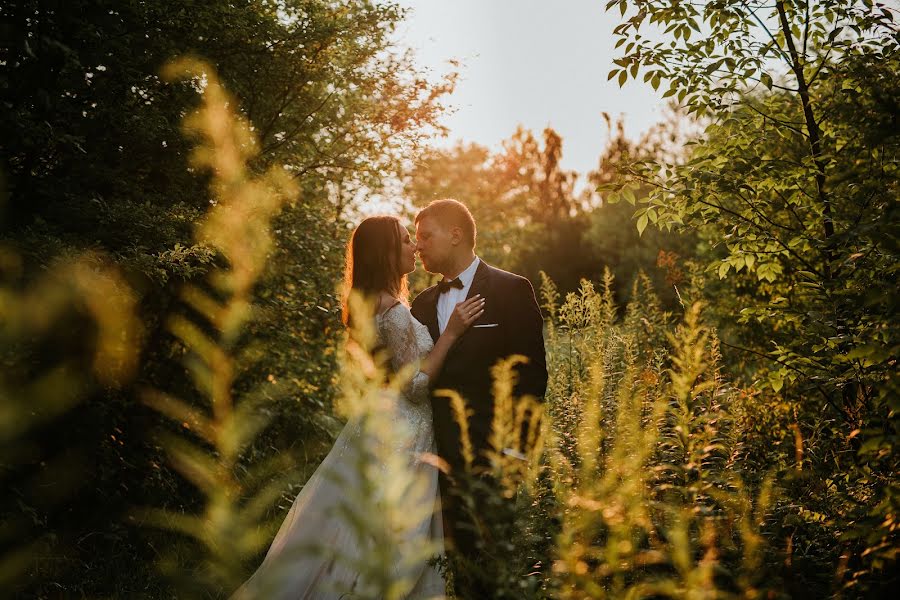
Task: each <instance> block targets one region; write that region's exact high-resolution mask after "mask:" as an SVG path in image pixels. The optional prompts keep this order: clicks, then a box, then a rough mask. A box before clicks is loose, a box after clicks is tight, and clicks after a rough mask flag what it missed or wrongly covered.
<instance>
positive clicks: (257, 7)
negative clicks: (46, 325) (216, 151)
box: [0, 0, 453, 597]
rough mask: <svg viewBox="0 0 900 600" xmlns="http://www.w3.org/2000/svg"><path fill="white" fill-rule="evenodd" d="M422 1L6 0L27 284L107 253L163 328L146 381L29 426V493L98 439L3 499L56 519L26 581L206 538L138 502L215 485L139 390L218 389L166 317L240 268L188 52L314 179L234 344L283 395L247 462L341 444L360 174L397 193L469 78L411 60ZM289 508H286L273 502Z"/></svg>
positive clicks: (7, 236)
mask: <svg viewBox="0 0 900 600" xmlns="http://www.w3.org/2000/svg"><path fill="white" fill-rule="evenodd" d="M402 18H403V13H402V11H401V10H400V9H398V8H397V7H396V6H393V5H390V4H383V3H377V4H376V3H373V2H368V1H364V0H360V1H354V2H331V1H325V2H323V1H319V0H308V1H307V0H291V1H289V2H262V1H261V2H238V3H234V2H218V1H217V2H206V3H199V4H198V3H188V4H185V3H183V2H169V1H163V2H152V3H147V2H131V1H125V2H99V3H98V2H81V1H75V2H68V3H63V4H60V5H57V6H53V7H52V10H51V9H50V7H48V6H46V3H43V2H37V1H32V0H23V1H21V2H19V1H15V2H5V3H3V5H2V6H0V20H2V21H3V26H2V28H0V29H2V36H3V39H4V42H8V43H4V44H3V60H2V61H0V100H2V105H3V111H0V171H2V173H3V177H4V189H5V190H7V191H8V193H9V202H8V203H5V204H4V206H3V214H2V224H3V225H4V229H3V231H2V232H0V238H2V240H3V243H4V245H5V246H8V247H10V248H11V249H12V251H13V254H14V255H15V256H17V257H19V258H20V259H21V263H22V264H21V268H20V271H21V275H20V276H16V281H17V283H16V286H19V288H22V289H24V288H26V287H27V286H28V285H30V284H31V283H34V282H35V280H37V279H39V274H41V273H43V272H44V271H46V270H48V269H49V268H50V265H53V264H54V263H55V262H56V261H57V260H58V259H60V258H63V259H71V260H75V257H76V256H80V255H81V254H82V252H84V251H85V250H89V251H91V252H94V253H95V254H103V255H105V256H107V257H108V260H110V261H112V262H113V263H114V265H115V266H117V267H118V268H119V269H120V272H121V277H122V279H123V280H124V281H125V284H127V285H128V286H130V287H131V288H132V289H133V290H134V292H135V293H136V296H137V308H138V315H137V319H138V321H140V322H141V323H143V325H144V331H145V335H144V337H143V340H142V344H141V346H140V347H139V348H138V347H135V348H134V349H133V350H134V351H135V352H137V351H138V350H139V351H140V357H139V358H140V361H139V364H140V367H139V369H138V372H137V374H136V380H137V381H136V382H135V383H133V384H131V385H129V386H126V387H125V388H124V389H116V388H112V387H104V386H100V387H93V386H92V387H90V390H89V392H86V393H85V394H82V396H81V397H82V398H83V400H82V402H81V404H80V405H79V407H78V409H77V410H74V411H69V412H67V413H65V415H64V416H63V417H61V418H60V419H58V420H55V421H54V422H53V425H52V426H50V427H46V428H41V429H39V430H37V432H36V433H35V434H34V435H33V436H31V437H29V438H28V439H29V440H30V441H29V443H32V444H35V447H36V448H37V449H38V450H39V451H37V452H36V453H31V454H29V455H28V456H30V457H31V458H29V459H28V460H26V461H25V462H24V463H23V464H22V466H21V469H20V470H19V471H18V472H19V473H20V474H21V476H17V477H16V478H13V479H12V480H10V489H11V490H12V492H11V495H10V500H9V502H10V503H13V504H16V503H18V502H19V500H20V499H22V498H26V497H28V496H29V492H27V491H26V490H25V487H24V486H25V483H26V482H27V480H28V477H31V476H38V475H40V474H41V473H43V477H45V479H47V480H49V481H53V480H55V479H59V477H58V473H59V471H57V470H53V469H51V468H50V467H51V466H52V465H51V464H50V463H49V462H48V463H47V465H43V464H42V463H41V460H40V456H42V455H43V454H46V453H51V452H55V451H56V450H55V449H56V448H57V447H58V445H59V444H60V443H61V440H63V439H65V440H68V445H69V446H70V447H71V448H72V454H73V456H74V455H75V454H77V453H81V452H82V450H81V449H83V454H84V455H86V456H87V457H88V458H87V459H86V461H85V464H90V465H92V468H91V469H90V470H89V471H87V472H84V473H83V481H82V482H81V485H80V486H75V487H72V488H67V489H70V492H71V493H70V494H68V495H60V497H59V500H58V502H57V503H56V504H55V505H54V506H52V507H50V506H47V505H44V504H41V503H39V502H32V501H31V500H22V502H21V509H20V508H18V505H17V506H11V507H7V505H6V504H4V508H3V510H4V514H10V513H17V512H18V511H20V510H21V512H23V513H25V514H31V515H33V516H32V517H28V519H27V520H28V521H34V523H36V524H39V525H36V526H35V527H37V528H38V529H40V530H42V531H43V532H45V533H47V534H48V535H47V536H46V538H45V539H47V540H48V541H49V545H48V547H47V548H46V551H45V552H42V553H41V555H40V556H42V557H44V558H41V559H40V560H37V561H34V562H32V563H29V564H27V565H25V566H24V567H23V569H24V570H22V571H21V572H20V578H19V579H18V581H19V583H20V584H21V585H26V586H30V587H27V592H23V593H27V594H31V595H40V594H52V593H64V594H76V595H78V594H82V595H83V594H88V595H113V596H122V597H124V596H130V595H134V594H136V593H145V594H153V593H156V591H158V590H160V589H161V588H162V587H163V586H164V584H163V581H162V580H161V579H160V577H159V576H158V574H157V573H155V572H154V571H153V570H152V569H147V568H146V565H147V564H149V563H151V562H153V561H155V560H156V559H157V558H158V555H157V552H156V550H155V548H159V547H173V548H174V554H173V555H174V556H176V557H177V558H176V559H173V560H175V561H176V564H178V561H179V560H181V559H184V558H185V557H198V556H200V555H201V554H202V552H201V550H200V549H199V547H198V546H197V545H195V543H194V542H191V541H189V540H187V538H182V537H179V538H173V536H172V535H171V534H169V533H159V532H151V531H147V530H141V529H138V528H134V527H132V526H130V525H128V521H127V520H126V518H125V517H126V515H127V514H128V512H129V510H130V509H131V508H132V507H134V506H135V505H136V504H142V505H152V506H159V507H165V508H166V509H168V510H171V511H176V512H180V513H196V512H199V511H200V509H201V508H202V505H203V501H204V497H203V496H202V495H201V494H198V492H197V490H196V489H195V488H193V486H191V485H189V484H188V483H187V482H186V481H185V480H184V479H182V478H181V476H180V475H179V474H178V473H177V472H175V471H174V470H173V469H171V468H169V467H168V466H167V462H166V460H165V458H164V454H165V453H164V451H163V445H164V444H163V443H162V440H163V439H164V437H163V435H162V433H163V432H168V433H171V432H172V430H173V427H174V426H172V425H168V424H167V425H160V420H161V419H160V417H159V415H158V414H155V413H154V412H152V411H150V410H149V409H147V407H146V406H144V405H143V404H141V403H139V402H138V401H137V398H138V397H139V394H138V392H137V388H138V387H141V388H144V387H150V388H155V389H164V390H166V392H168V393H170V394H171V395H172V396H173V397H177V398H180V399H181V400H182V401H184V402H185V404H187V405H188V406H190V407H191V408H193V409H198V408H200V407H203V406H204V405H205V402H206V401H205V398H204V395H203V394H202V393H201V392H202V389H200V390H198V389H197V388H196V386H194V384H193V381H192V380H191V379H190V378H189V377H186V376H185V374H184V372H183V370H182V369H181V368H180V362H181V361H180V359H181V358H183V357H185V356H192V354H191V351H190V350H189V349H188V348H187V347H186V346H185V344H184V343H183V341H182V340H180V339H179V338H178V336H176V335H173V333H172V332H171V330H170V329H169V327H168V324H167V321H166V316H168V315H175V314H183V315H184V316H186V318H188V319H190V318H191V317H192V316H196V315H195V314H193V313H192V312H191V311H192V310H193V309H191V308H189V307H186V306H185V305H184V304H183V302H182V299H181V298H180V297H179V293H180V290H182V289H184V288H185V286H186V285H188V286H190V285H193V286H196V287H199V288H200V289H204V290H206V292H210V290H209V289H208V288H207V286H208V284H207V283H206V282H207V276H208V274H209V273H210V272H212V271H216V270H219V269H221V268H222V267H223V266H224V264H223V257H222V255H221V254H220V253H219V252H218V251H217V250H216V249H215V248H214V247H213V246H211V245H210V244H209V243H208V242H207V241H202V242H198V241H195V238H194V233H195V226H196V224H197V223H199V222H201V221H202V220H204V219H205V218H206V215H207V213H208V211H209V210H211V209H213V208H214V206H215V205H214V204H213V202H215V200H216V199H215V196H214V194H213V193H211V192H210V191H209V190H208V186H207V184H208V179H209V177H210V175H208V174H204V175H200V173H199V171H198V170H197V168H195V167H189V166H188V160H187V157H188V154H189V151H190V143H189V141H188V140H186V139H184V137H183V136H182V135H181V132H180V129H179V124H180V123H181V121H182V118H183V116H184V115H185V114H186V113H187V112H189V111H190V110H191V108H192V107H193V106H194V105H196V103H197V102H198V101H199V98H200V97H199V96H198V94H197V92H198V91H199V90H200V88H201V87H202V82H200V81H196V80H195V81H193V82H182V83H170V82H166V81H164V80H163V78H162V77H161V76H160V69H161V68H162V66H163V65H164V64H165V63H166V62H167V61H169V60H170V59H171V58H172V57H173V56H175V55H176V54H179V55H180V54H183V53H186V52H187V53H193V54H195V55H199V56H203V57H204V58H206V59H208V61H209V62H210V63H211V64H213V65H215V67H216V70H217V72H218V73H219V74H220V77H221V78H222V80H223V83H224V84H225V86H226V87H227V88H228V89H229V90H231V91H236V92H237V94H238V96H239V97H240V101H241V102H240V108H239V109H238V110H240V111H241V115H242V117H243V118H245V119H246V120H247V121H248V122H249V125H250V127H251V128H252V131H253V135H254V136H255V137H256V138H257V139H258V141H259V144H258V151H257V152H256V153H255V155H254V157H253V159H252V163H251V165H250V168H251V170H252V171H253V172H254V173H263V172H266V171H267V170H268V169H269V168H270V167H272V166H273V165H279V168H280V169H282V170H283V171H284V173H286V174H287V175H288V176H289V177H291V178H292V179H293V181H294V183H295V185H297V186H298V188H299V190H300V191H299V193H298V194H296V195H295V196H294V197H292V198H290V199H288V202H287V203H286V204H285V206H284V210H283V211H282V212H281V213H280V214H279V215H278V216H277V217H275V220H274V222H273V226H272V228H271V232H272V235H273V240H272V242H273V243H272V245H271V246H270V248H269V253H268V255H267V256H266V260H265V261H264V265H265V269H264V271H263V272H262V273H260V276H259V277H258V278H257V280H256V283H255V285H254V288H253V290H252V296H253V302H252V303H250V305H249V306H247V307H245V309H246V310H247V311H248V313H247V314H246V315H245V317H247V320H246V322H245V325H246V326H245V328H244V329H243V330H242V331H243V334H242V336H241V337H240V339H239V340H238V341H237V342H236V343H235V346H234V348H233V354H232V358H233V360H234V370H235V372H234V377H233V388H234V392H235V393H236V394H238V395H239V396H240V397H241V398H245V397H246V398H250V397H251V396H255V397H258V398H259V400H260V401H266V406H265V408H264V409H262V410H263V412H265V413H266V414H267V415H268V416H269V417H270V419H269V425H268V427H267V428H266V429H265V430H264V432H263V434H262V435H261V436H259V437H257V438H255V439H254V440H253V441H252V443H251V444H250V446H249V447H248V448H247V453H246V455H245V460H246V462H247V464H250V463H252V464H261V463H263V462H265V461H275V462H277V461H278V460H281V459H280V458H279V457H281V456H284V455H286V454H285V453H290V454H294V455H299V456H304V457H308V459H309V462H310V463H311V464H314V463H315V462H317V459H318V458H319V457H321V456H322V455H323V453H324V452H325V451H326V450H327V448H328V446H329V444H330V442H331V440H332V439H333V436H334V435H335V430H336V429H337V427H338V425H339V423H338V421H337V420H336V419H335V418H334V416H333V410H332V402H333V399H334V396H335V388H336V380H337V379H338V376H337V358H336V351H335V349H336V346H337V338H338V337H339V333H340V332H341V331H342V327H341V326H340V324H339V320H338V318H337V315H338V312H339V311H338V300H337V297H336V293H335V283H336V282H337V280H338V279H339V274H340V272H341V268H342V256H343V242H344V240H345V239H346V231H347V229H346V228H347V223H346V218H347V214H348V213H349V212H350V211H351V209H352V208H354V206H355V204H358V203H359V202H360V201H361V196H360V194H359V193H358V192H359V190H361V189H368V190H377V189H378V187H379V185H380V181H381V180H382V179H383V178H385V177H389V176H390V174H391V172H392V171H393V170H396V169H397V168H398V165H399V164H400V161H401V159H402V158H403V156H405V153H406V152H407V151H409V150H410V149H411V148H415V147H416V145H417V144H418V143H419V141H420V140H421V138H422V136H423V135H425V134H426V133H427V132H429V131H430V130H431V127H432V126H433V124H434V122H435V118H436V115H437V114H438V113H439V112H440V110H441V108H442V107H441V98H442V96H443V95H444V94H445V93H446V92H448V91H449V90H450V89H451V88H452V84H453V82H452V78H448V79H447V80H446V81H443V82H439V83H437V84H430V83H427V82H426V81H425V80H424V79H423V78H422V77H420V76H419V75H418V74H417V73H416V72H415V70H414V69H413V64H412V59H411V56H410V55H409V54H405V53H398V52H397V51H396V49H395V48H394V47H393V46H392V44H393V41H392V40H393V38H392V36H391V32H392V31H393V29H394V27H395V25H396V24H397V23H398V22H399V21H400V20H401V19H402ZM282 166H286V167H287V168H282ZM125 284H123V285H125ZM17 289H18V288H17ZM213 295H214V296H215V294H213ZM218 300H222V299H221V298H218ZM80 327H81V326H79V329H77V332H73V335H74V336H75V338H77V337H78V335H80V333H79V332H81V331H82V329H81V328H80ZM84 327H87V325H85V326H84ZM205 333H208V332H205ZM85 335H86V337H85V339H86V340H87V342H86V343H89V341H90V339H91V337H90V336H89V335H88V334H85ZM74 347H75V345H74V344H60V345H59V350H60V351H61V352H63V353H65V351H66V349H72V348H74ZM10 352H11V353H12V355H13V356H16V352H17V350H14V349H11V350H10ZM73 352H74V350H73ZM85 355H86V356H87V355H90V352H87V353H86V354H85ZM23 356H32V357H33V356H34V355H32V354H28V353H26V354H24V355H23ZM21 358H22V357H19V358H17V360H19V359H21ZM29 360H30V359H29ZM34 360H35V361H36V362H35V367H34V372H31V371H29V373H30V374H34V373H37V372H39V371H40V369H41V368H43V367H44V366H45V363H43V362H42V360H43V355H40V356H39V357H38V358H35V359H34ZM51 363H52V361H51ZM27 375H28V374H26V375H22V377H26V376H27ZM17 377H18V376H17ZM73 390H74V388H73ZM177 427H181V426H180V425H179V426H177ZM177 427H174V429H175V430H177ZM182 429H183V428H182ZM76 449H77V450H76ZM305 466H307V465H306V464H305V461H304V467H305ZM245 467H246V465H245V464H243V463H242V464H241V466H240V468H239V470H240V469H243V468H245ZM72 472H73V473H74V472H75V470H74V469H73V471H72ZM26 475H27V477H26ZM300 479H302V476H298V481H299V480H300ZM298 486H299V484H298V483H295V484H294V486H293V488H294V489H288V490H285V491H284V492H283V493H284V496H283V499H288V498H291V497H292V496H293V493H294V492H295V491H296V489H297V487H298ZM98 507H102V510H98ZM283 508H284V506H283V503H282V506H281V507H278V506H272V505H267V506H266V507H265V510H266V511H268V512H267V515H266V516H267V517H275V516H276V515H277V514H279V512H283ZM7 509H8V510H7ZM62 514H66V515H67V517H66V518H62V517H61V516H60V515H62ZM29 535H30V534H29ZM26 537H27V536H26ZM23 539H24V538H23ZM76 541H77V544H76V543H75V542H76ZM48 590H51V591H48ZM59 590H62V592H60V591H59ZM138 590H140V592H139V591H138ZM159 593H160V594H161V595H164V594H163V593H162V592H159Z"/></svg>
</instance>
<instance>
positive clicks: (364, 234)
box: [341, 216, 409, 326]
mask: <svg viewBox="0 0 900 600" xmlns="http://www.w3.org/2000/svg"><path fill="white" fill-rule="evenodd" d="M401 227H402V225H401V223H400V220H399V219H398V218H396V217H391V216H378V217H368V218H367V219H365V220H363V222H362V223H360V224H359V225H357V226H356V229H354V230H353V235H351V236H350V241H349V242H347V255H346V266H345V267H344V291H343V297H342V307H341V308H342V311H341V319H342V320H343V322H344V325H347V326H349V325H350V319H351V317H352V315H351V314H350V303H349V298H350V294H351V293H352V292H358V293H359V294H361V295H362V296H363V297H364V298H366V299H367V300H370V301H372V302H373V303H374V304H375V306H377V296H378V294H379V293H380V292H382V291H386V292H387V293H389V294H391V295H392V296H394V297H397V298H400V300H401V301H404V302H405V301H406V297H407V295H408V293H409V291H408V288H407V282H406V274H405V273H403V270H402V265H401V264H400V254H401V245H402V243H403V241H402V240H401V239H400V228H401Z"/></svg>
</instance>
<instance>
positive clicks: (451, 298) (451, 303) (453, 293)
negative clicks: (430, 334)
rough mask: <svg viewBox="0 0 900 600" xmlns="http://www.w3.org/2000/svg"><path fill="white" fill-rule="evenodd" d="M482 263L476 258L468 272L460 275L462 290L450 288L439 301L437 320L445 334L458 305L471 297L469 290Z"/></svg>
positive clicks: (467, 268)
mask: <svg viewBox="0 0 900 600" xmlns="http://www.w3.org/2000/svg"><path fill="white" fill-rule="evenodd" d="M479 262H481V261H480V259H479V258H478V257H477V256H476V257H475V260H473V261H472V264H470V265H469V266H468V267H466V270H465V271H463V272H462V273H460V274H459V280H460V281H461V282H462V284H463V286H462V288H450V289H449V290H447V291H446V292H444V293H443V294H441V295H440V296H438V301H437V320H438V331H439V332H441V333H444V330H445V329H446V328H447V323H449V322H450V315H452V314H453V309H454V308H456V305H457V304H459V303H460V302H462V301H463V300H465V299H466V296H468V295H469V289H471V287H472V280H473V279H475V271H477V270H478V263H479Z"/></svg>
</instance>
